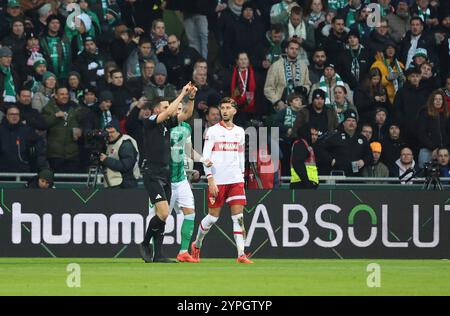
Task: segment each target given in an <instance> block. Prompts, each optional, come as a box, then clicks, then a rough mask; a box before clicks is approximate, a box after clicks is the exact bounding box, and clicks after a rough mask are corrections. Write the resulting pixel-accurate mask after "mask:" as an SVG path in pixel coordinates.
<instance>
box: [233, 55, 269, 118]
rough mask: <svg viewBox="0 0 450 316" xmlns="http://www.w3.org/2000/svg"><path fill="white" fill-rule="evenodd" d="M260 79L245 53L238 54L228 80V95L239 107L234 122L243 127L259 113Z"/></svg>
mask: <svg viewBox="0 0 450 316" xmlns="http://www.w3.org/2000/svg"><path fill="white" fill-rule="evenodd" d="M261 81H262V80H261V78H260V77H259V75H258V73H257V72H256V71H255V69H254V68H253V65H252V64H251V63H250V59H249V57H248V55H247V53H245V52H242V53H239V54H238V56H237V59H236V64H235V66H233V72H232V75H231V80H230V90H229V91H230V95H231V97H232V98H233V100H235V101H236V104H237V105H238V107H239V111H238V113H237V114H236V116H235V118H234V121H235V123H236V124H237V125H239V126H244V125H246V124H247V121H249V120H250V119H255V118H256V115H257V114H259V113H261V103H262V102H261V99H262V96H260V94H259V93H258V91H260V87H261V86H262V83H261Z"/></svg>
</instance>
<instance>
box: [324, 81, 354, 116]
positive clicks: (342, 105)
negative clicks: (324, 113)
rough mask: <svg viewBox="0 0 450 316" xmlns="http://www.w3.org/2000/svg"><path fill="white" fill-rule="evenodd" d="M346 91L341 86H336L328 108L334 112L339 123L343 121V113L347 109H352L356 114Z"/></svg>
mask: <svg viewBox="0 0 450 316" xmlns="http://www.w3.org/2000/svg"><path fill="white" fill-rule="evenodd" d="M347 91H348V90H347V89H346V88H345V87H344V86H341V85H336V86H335V87H334V89H333V93H334V101H333V102H332V103H331V104H330V107H331V108H332V109H333V110H334V111H335V112H336V114H337V118H338V122H339V123H342V122H343V121H344V112H345V111H347V110H348V109H352V110H353V111H354V112H355V113H356V114H358V110H357V109H356V107H355V105H354V104H353V102H352V101H351V100H350V99H349V98H348V96H347Z"/></svg>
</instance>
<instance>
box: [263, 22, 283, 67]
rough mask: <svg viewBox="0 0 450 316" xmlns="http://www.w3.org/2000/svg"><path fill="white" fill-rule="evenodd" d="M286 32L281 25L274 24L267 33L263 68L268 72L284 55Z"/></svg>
mask: <svg viewBox="0 0 450 316" xmlns="http://www.w3.org/2000/svg"><path fill="white" fill-rule="evenodd" d="M284 40H285V36H284V32H283V26H282V25H281V24H274V25H272V26H271V27H270V30H269V31H267V33H266V40H265V42H264V50H263V54H264V55H263V57H262V58H261V59H262V68H263V69H265V70H267V69H269V68H270V66H272V64H273V63H274V62H276V61H277V60H278V59H280V58H281V55H282V54H283V45H284Z"/></svg>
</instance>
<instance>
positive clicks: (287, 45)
mask: <svg viewBox="0 0 450 316" xmlns="http://www.w3.org/2000/svg"><path fill="white" fill-rule="evenodd" d="M291 44H295V45H298V46H299V47H300V46H301V45H300V43H299V42H298V41H297V40H296V39H295V38H291V39H290V40H289V41H288V42H287V43H286V48H288V47H289V45H291Z"/></svg>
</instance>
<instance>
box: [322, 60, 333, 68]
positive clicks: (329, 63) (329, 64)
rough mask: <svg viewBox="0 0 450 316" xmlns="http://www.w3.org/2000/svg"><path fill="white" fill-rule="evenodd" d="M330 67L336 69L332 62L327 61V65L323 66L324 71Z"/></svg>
mask: <svg viewBox="0 0 450 316" xmlns="http://www.w3.org/2000/svg"><path fill="white" fill-rule="evenodd" d="M328 67H331V68H333V69H335V67H334V64H332V63H331V62H330V61H326V62H325V64H324V65H323V69H325V68H328Z"/></svg>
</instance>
